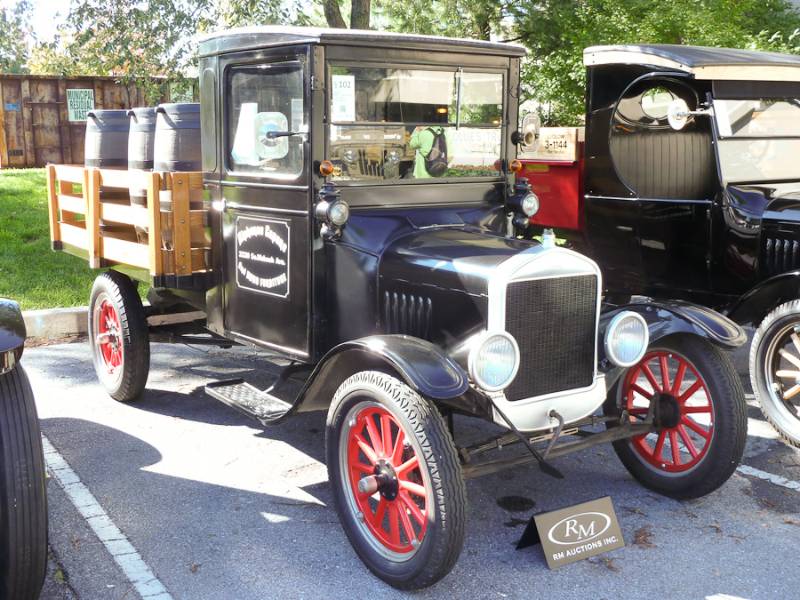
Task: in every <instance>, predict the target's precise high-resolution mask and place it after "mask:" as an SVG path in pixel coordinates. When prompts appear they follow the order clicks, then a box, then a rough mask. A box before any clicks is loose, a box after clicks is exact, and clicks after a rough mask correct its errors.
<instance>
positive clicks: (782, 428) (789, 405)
mask: <svg viewBox="0 0 800 600" xmlns="http://www.w3.org/2000/svg"><path fill="white" fill-rule="evenodd" d="M795 328H797V331H796V330H795ZM798 333H800V300H792V301H791V302H786V303H785V304H781V305H780V306H779V307H778V308H776V309H775V310H773V311H772V312H771V313H769V314H768V315H767V316H766V317H765V318H764V320H763V321H761V324H760V325H759V326H758V329H757V330H756V332H755V334H754V335H753V343H752V345H751V346H750V383H751V384H752V386H753V393H754V394H755V396H756V399H757V400H758V403H759V404H760V405H761V412H762V413H764V416H765V417H766V419H767V421H769V422H770V424H772V426H773V427H774V428H775V429H776V430H777V431H778V433H779V434H780V436H781V439H782V440H783V441H784V442H786V443H787V444H789V445H790V446H794V447H795V448H800V366H798V363H800V347H799V346H800V343H798V342H795V341H794V339H798V340H800V337H797V336H798ZM781 352H783V353H784V354H783V355H782V354H781ZM786 354H788V355H789V356H790V358H786ZM794 372H797V375H794ZM781 374H783V375H785V376H784V377H781V376H779V375H781Z"/></svg>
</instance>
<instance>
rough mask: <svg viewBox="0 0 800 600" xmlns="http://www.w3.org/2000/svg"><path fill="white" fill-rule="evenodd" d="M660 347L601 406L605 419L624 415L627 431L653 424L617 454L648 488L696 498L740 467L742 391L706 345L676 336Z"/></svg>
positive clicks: (621, 444)
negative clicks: (650, 421)
mask: <svg viewBox="0 0 800 600" xmlns="http://www.w3.org/2000/svg"><path fill="white" fill-rule="evenodd" d="M657 344H658V347H655V348H651V349H650V350H648V352H647V353H646V354H645V356H644V357H643V358H642V360H641V361H640V362H639V363H638V364H636V365H634V366H633V367H630V368H629V369H627V370H626V372H625V373H624V374H623V375H622V376H621V377H620V378H619V379H618V380H617V382H616V383H615V384H614V387H613V388H612V389H611V391H610V392H609V397H608V400H607V401H606V405H605V411H606V414H610V415H614V416H616V417H619V418H622V414H623V413H622V411H623V410H624V411H626V413H625V414H627V418H628V419H629V420H630V421H631V422H632V423H640V422H643V421H645V420H647V419H655V421H654V427H653V430H652V431H651V432H650V433H648V434H645V435H639V436H636V437H633V438H630V439H625V440H620V441H617V442H614V449H615V451H616V452H617V455H618V456H619V457H620V460H621V461H622V463H623V464H624V465H625V467H626V468H627V469H628V471H630V473H631V474H632V475H633V476H634V477H635V478H636V479H638V480H639V481H640V482H641V483H642V484H644V485H645V486H647V487H649V488H651V489H654V490H656V491H659V492H661V493H663V494H665V495H668V496H672V497H675V498H696V497H699V496H703V495H705V494H708V493H709V492H711V491H713V490H715V489H716V488H718V487H719V486H721V485H722V484H723V483H724V482H725V481H727V479H728V478H729V477H730V476H731V474H732V473H733V471H734V470H735V469H736V466H737V465H738V464H739V461H740V460H741V457H742V453H743V451H744V444H745V441H746V437H747V417H746V405H745V402H744V391H743V390H742V386H741V381H740V380H739V377H738V375H737V374H736V371H735V370H734V368H733V365H732V364H731V362H730V359H729V358H728V356H727V355H726V354H724V353H723V352H722V351H721V350H720V349H718V348H717V347H716V346H713V345H711V344H710V343H709V342H707V341H705V340H704V339H701V338H699V337H696V336H687V335H674V336H670V337H667V338H663V339H661V340H659V341H658V342H657ZM618 423H619V422H612V423H609V427H615V426H617V425H618Z"/></svg>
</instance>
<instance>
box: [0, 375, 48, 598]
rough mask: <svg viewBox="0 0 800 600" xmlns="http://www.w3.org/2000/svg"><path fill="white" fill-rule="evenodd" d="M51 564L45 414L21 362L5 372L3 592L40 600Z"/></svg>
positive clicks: (0, 474)
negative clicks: (43, 434) (41, 420)
mask: <svg viewBox="0 0 800 600" xmlns="http://www.w3.org/2000/svg"><path fill="white" fill-rule="evenodd" d="M46 569H47V491H46V488H45V471H44V456H43V453H42V437H41V434H40V432H39V420H38V418H37V416H36V405H35V403H34V400H33V392H32V391H31V386H30V383H29V382H28V378H27V376H26V375H25V372H24V371H23V370H22V367H20V366H17V367H16V368H14V369H13V370H11V371H10V372H8V373H6V374H4V375H0V598H13V599H14V600H35V599H36V598H38V597H39V591H40V590H41V588H42V583H43V581H44V575H45V570H46Z"/></svg>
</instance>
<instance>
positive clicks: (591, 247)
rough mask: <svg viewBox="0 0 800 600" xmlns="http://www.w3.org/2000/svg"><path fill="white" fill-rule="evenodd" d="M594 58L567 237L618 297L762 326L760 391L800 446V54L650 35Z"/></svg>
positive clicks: (593, 53)
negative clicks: (684, 303)
mask: <svg viewBox="0 0 800 600" xmlns="http://www.w3.org/2000/svg"><path fill="white" fill-rule="evenodd" d="M584 62H585V64H586V68H587V75H588V78H587V79H588V83H587V88H588V89H587V113H586V132H585V148H584V152H583V155H582V157H581V164H582V167H583V173H582V179H583V181H582V187H583V190H582V194H581V197H577V196H576V197H574V198H563V202H565V203H566V204H570V205H571V204H574V203H578V204H579V208H578V210H577V212H578V213H580V215H581V219H580V226H579V227H576V228H575V230H573V231H572V232H565V235H566V236H567V237H570V238H571V239H573V241H575V246H576V247H577V248H580V249H581V250H582V251H584V252H586V253H587V254H589V255H590V256H592V257H593V258H594V259H595V260H597V261H598V263H599V264H600V265H601V267H602V269H603V275H604V282H605V290H606V292H607V293H608V294H609V295H610V296H615V297H628V296H631V295H637V294H642V295H646V296H650V297H654V298H683V299H686V300H689V301H692V302H698V303H701V304H703V305H705V306H709V307H711V308H714V309H716V310H719V311H721V312H723V313H724V314H726V315H727V316H729V317H730V318H731V319H733V320H734V321H736V322H737V323H740V324H743V325H752V326H753V327H755V328H757V330H756V333H755V335H754V337H753V342H752V346H751V353H750V377H751V380H752V384H753V389H754V392H755V394H756V396H757V398H758V400H759V401H760V403H761V406H762V408H763V411H764V414H765V416H766V417H767V418H768V419H769V421H770V422H771V423H772V424H773V425H775V426H776V428H777V429H778V430H779V432H780V433H781V434H782V436H783V437H784V439H785V440H786V441H788V442H789V443H792V444H794V445H800V338H798V337H797V334H798V332H800V302H799V300H800V161H798V157H800V57H797V56H789V55H783V54H775V53H765V52H754V51H745V50H731V49H724V48H703V47H691V46H668V45H652V46H648V45H642V46H603V47H594V48H588V49H586V50H585V52H584ZM535 178H536V176H534V177H533V178H532V180H533V181H534V187H535V185H536V184H535ZM543 212H546V211H543ZM547 224H548V223H547V222H546V221H540V225H547Z"/></svg>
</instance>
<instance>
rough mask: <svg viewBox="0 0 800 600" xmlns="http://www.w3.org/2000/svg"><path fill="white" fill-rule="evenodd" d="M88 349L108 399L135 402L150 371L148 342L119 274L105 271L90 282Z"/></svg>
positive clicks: (138, 309) (135, 301)
mask: <svg viewBox="0 0 800 600" xmlns="http://www.w3.org/2000/svg"><path fill="white" fill-rule="evenodd" d="M89 345H90V347H91V349H92V358H93V360H94V370H95V372H96V373H97V377H98V379H99V380H100V383H102V384H103V387H105V388H106V391H108V393H109V395H110V396H111V397H112V398H114V399H115V400H119V401H120V402H130V401H131V400H136V399H137V398H139V396H140V395H141V394H142V391H143V390H144V387H145V384H146V383H147V375H148V373H149V371H150V339H149V333H148V330H147V318H146V316H145V314H144V307H143V306H142V301H141V299H140V298H139V294H138V292H137V291H136V286H135V285H134V283H133V282H132V281H131V280H130V278H129V277H127V276H126V275H123V274H122V273H118V272H117V271H106V272H105V273H103V274H102V275H99V276H98V277H97V279H95V280H94V285H93V286H92V294H91V297H90V301H89Z"/></svg>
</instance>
